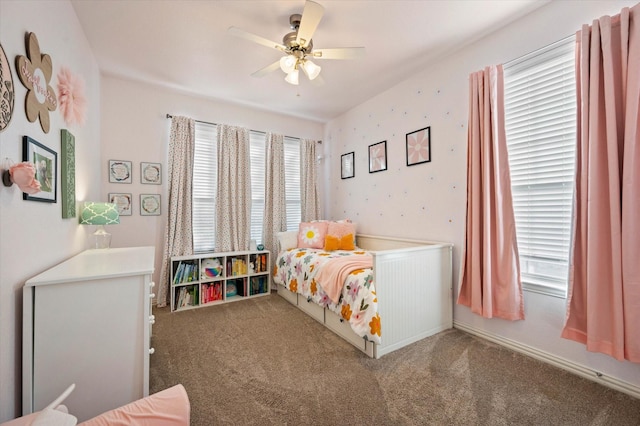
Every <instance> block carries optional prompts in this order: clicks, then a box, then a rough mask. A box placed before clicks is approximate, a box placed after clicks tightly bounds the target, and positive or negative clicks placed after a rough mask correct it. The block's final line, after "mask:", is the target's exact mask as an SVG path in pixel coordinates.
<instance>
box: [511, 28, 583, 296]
mask: <svg viewBox="0 0 640 426" xmlns="http://www.w3.org/2000/svg"><path fill="white" fill-rule="evenodd" d="M574 65H575V59H574V39H573V37H569V38H567V39H564V40H561V41H560V42H557V43H555V44H553V45H550V46H548V47H546V48H544V49H541V50H539V51H536V52H533V53H531V54H529V55H527V56H524V57H522V58H520V59H518V60H516V61H512V62H511V63H509V64H505V67H504V69H505V71H504V78H505V91H504V92H505V126H506V135H507V150H508V153H509V163H510V169H511V188H512V195H513V205H514V213H515V220H516V233H517V238H518V251H519V257H520V268H521V274H522V281H523V286H524V288H526V289H528V290H531V291H538V292H543V293H547V294H553V295H558V296H562V297H564V296H565V295H566V288H567V274H568V258H569V245H570V233H571V209H572V197H573V187H574V183H573V181H574V172H575V144H576V87H575V69H574V68H575V66H574Z"/></svg>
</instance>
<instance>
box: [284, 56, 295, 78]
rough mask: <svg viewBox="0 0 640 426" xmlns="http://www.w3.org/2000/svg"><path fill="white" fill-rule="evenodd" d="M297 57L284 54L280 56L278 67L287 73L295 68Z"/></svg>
mask: <svg viewBox="0 0 640 426" xmlns="http://www.w3.org/2000/svg"><path fill="white" fill-rule="evenodd" d="M297 63H298V58H296V57H295V56H293V55H286V56H283V57H282V58H280V69H281V70H282V71H284V72H285V73H287V74H289V73H291V72H293V71H294V70H295V69H296V65H297Z"/></svg>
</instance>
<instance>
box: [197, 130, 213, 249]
mask: <svg viewBox="0 0 640 426" xmlns="http://www.w3.org/2000/svg"><path fill="white" fill-rule="evenodd" d="M195 129H196V135H195V147H194V155H193V183H192V189H191V191H192V197H193V203H192V209H191V224H192V230H193V250H194V251H195V252H196V253H198V252H204V251H213V249H214V246H215V236H216V232H215V231H216V229H215V228H216V225H215V224H216V221H215V212H216V199H215V197H216V188H217V179H218V177H217V168H218V167H217V165H218V150H217V138H218V131H217V126H216V125H213V124H208V123H200V122H197V121H196V125H195Z"/></svg>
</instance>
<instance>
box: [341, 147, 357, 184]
mask: <svg viewBox="0 0 640 426" xmlns="http://www.w3.org/2000/svg"><path fill="white" fill-rule="evenodd" d="M355 156H356V154H355V152H349V153H347V154H342V155H341V156H340V177H341V178H342V179H349V178H352V177H354V176H355V175H356V172H355V167H354V161H355Z"/></svg>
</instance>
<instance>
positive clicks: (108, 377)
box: [22, 247, 155, 421]
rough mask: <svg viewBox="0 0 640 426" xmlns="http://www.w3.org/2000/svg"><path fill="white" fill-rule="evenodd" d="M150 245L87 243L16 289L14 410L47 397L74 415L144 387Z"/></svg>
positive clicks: (134, 395) (33, 407)
mask: <svg viewBox="0 0 640 426" xmlns="http://www.w3.org/2000/svg"><path fill="white" fill-rule="evenodd" d="M154 253H155V248H154V247H132V248H116V249H97V250H87V251H84V252H82V253H80V254H78V255H77V256H74V257H72V258H71V259H69V260H67V261H65V262H63V263H61V264H59V265H57V266H55V267H53V268H51V269H49V270H47V271H45V272H43V273H42V274H40V275H37V276H35V277H33V278H31V279H30V280H28V281H27V282H26V283H25V287H24V292H23V323H24V324H23V342H22V346H23V354H22V374H23V377H22V381H23V383H22V385H23V390H22V401H23V402H22V405H23V406H22V411H23V414H29V413H32V412H34V411H38V410H40V409H42V408H44V407H45V406H47V405H48V404H49V403H50V402H51V401H53V400H54V399H55V398H56V397H57V396H58V395H59V394H60V393H62V391H64V390H65V389H66V388H67V387H68V386H69V385H70V384H71V383H75V384H76V388H75V390H74V391H73V392H72V393H71V395H70V396H69V397H68V398H67V399H66V400H65V402H64V404H65V405H66V406H67V407H68V408H69V412H70V413H71V414H73V415H75V416H76V417H77V418H78V421H84V420H87V419H90V418H92V417H94V416H96V415H98V414H100V413H103V412H105V411H108V410H111V409H113V408H116V407H119V406H121V405H124V404H127V403H129V402H131V401H134V400H136V399H139V398H142V397H144V396H147V395H148V394H149V355H150V354H151V353H153V349H152V348H150V339H151V324H152V323H153V316H152V315H151V299H152V298H153V294H151V293H152V287H153V285H154V284H153V282H152V273H153V269H154Z"/></svg>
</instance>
